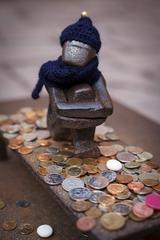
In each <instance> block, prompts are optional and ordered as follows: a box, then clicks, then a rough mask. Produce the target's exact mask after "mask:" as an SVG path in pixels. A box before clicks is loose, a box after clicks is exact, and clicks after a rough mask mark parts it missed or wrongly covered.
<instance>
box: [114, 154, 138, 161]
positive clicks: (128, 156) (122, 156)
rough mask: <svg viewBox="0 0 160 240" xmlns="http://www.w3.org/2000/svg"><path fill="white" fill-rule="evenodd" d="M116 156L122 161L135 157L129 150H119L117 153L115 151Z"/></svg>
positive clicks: (132, 159)
mask: <svg viewBox="0 0 160 240" xmlns="http://www.w3.org/2000/svg"><path fill="white" fill-rule="evenodd" d="M116 157H117V159H118V160H119V161H121V162H122V163H126V162H130V161H134V160H136V159H137V157H136V156H135V155H134V154H132V153H129V152H119V153H117V155H116Z"/></svg>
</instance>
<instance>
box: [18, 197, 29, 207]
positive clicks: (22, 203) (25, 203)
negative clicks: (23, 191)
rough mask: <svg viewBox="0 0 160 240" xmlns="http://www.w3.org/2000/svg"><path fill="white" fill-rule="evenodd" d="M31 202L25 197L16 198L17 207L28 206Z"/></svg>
mask: <svg viewBox="0 0 160 240" xmlns="http://www.w3.org/2000/svg"><path fill="white" fill-rule="evenodd" d="M30 204H31V202H30V201H28V200H25V199H21V200H17V201H16V206H18V207H28V206H30Z"/></svg>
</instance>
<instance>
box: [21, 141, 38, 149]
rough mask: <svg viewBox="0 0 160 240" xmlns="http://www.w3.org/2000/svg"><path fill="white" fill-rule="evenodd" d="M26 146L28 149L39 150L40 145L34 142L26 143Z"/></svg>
mask: <svg viewBox="0 0 160 240" xmlns="http://www.w3.org/2000/svg"><path fill="white" fill-rule="evenodd" d="M24 146H25V147H27V148H31V149H35V148H38V147H39V146H40V145H39V143H38V142H36V141H33V142H24Z"/></svg>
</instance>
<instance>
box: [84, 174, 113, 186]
mask: <svg viewBox="0 0 160 240" xmlns="http://www.w3.org/2000/svg"><path fill="white" fill-rule="evenodd" d="M108 184H109V181H108V180H107V179H106V178H105V177H103V176H93V177H91V178H90V179H89V180H88V185H89V186H90V187H91V188H94V189H103V188H105V187H106V186H107V185H108Z"/></svg>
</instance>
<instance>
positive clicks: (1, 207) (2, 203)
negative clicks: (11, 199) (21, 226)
mask: <svg viewBox="0 0 160 240" xmlns="http://www.w3.org/2000/svg"><path fill="white" fill-rule="evenodd" d="M5 206H6V204H5V202H3V201H2V200H0V209H3V208H5Z"/></svg>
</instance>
